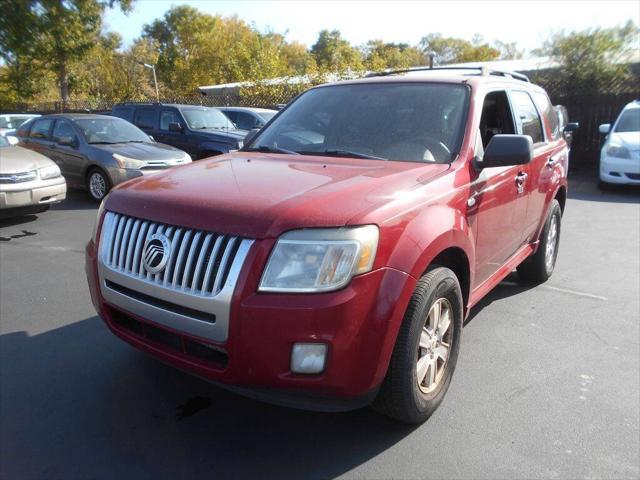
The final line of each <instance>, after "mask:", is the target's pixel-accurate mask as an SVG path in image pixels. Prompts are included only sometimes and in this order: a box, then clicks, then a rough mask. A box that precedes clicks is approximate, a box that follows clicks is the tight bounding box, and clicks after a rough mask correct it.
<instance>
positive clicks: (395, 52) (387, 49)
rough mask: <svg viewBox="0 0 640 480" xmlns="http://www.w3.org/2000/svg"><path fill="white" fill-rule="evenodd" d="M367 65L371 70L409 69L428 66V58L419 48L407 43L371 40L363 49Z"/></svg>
mask: <svg viewBox="0 0 640 480" xmlns="http://www.w3.org/2000/svg"><path fill="white" fill-rule="evenodd" d="M363 53H364V57H365V65H366V67H367V68H368V69H369V70H383V69H385V68H395V69H402V68H409V67H417V66H420V65H426V64H427V59H426V56H425V55H424V54H423V53H422V52H421V51H420V49H418V48H417V47H412V46H410V45H408V44H406V43H384V42H383V41H382V40H369V42H367V44H366V45H365V46H364V48H363Z"/></svg>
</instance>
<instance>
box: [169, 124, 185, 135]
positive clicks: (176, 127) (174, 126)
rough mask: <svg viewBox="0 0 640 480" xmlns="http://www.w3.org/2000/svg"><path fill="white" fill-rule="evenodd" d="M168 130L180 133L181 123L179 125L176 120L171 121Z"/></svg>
mask: <svg viewBox="0 0 640 480" xmlns="http://www.w3.org/2000/svg"><path fill="white" fill-rule="evenodd" d="M169 131H170V132H177V133H182V132H183V129H182V125H180V124H179V123H178V122H171V123H170V124H169Z"/></svg>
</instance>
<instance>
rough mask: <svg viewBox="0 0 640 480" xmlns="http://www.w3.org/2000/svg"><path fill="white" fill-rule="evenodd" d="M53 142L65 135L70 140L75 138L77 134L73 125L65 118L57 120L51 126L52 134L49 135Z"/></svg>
mask: <svg viewBox="0 0 640 480" xmlns="http://www.w3.org/2000/svg"><path fill="white" fill-rule="evenodd" d="M51 137H52V139H53V141H54V142H59V141H60V139H61V138H63V137H67V138H71V139H72V140H74V141H75V140H77V135H76V132H75V130H74V129H73V127H72V126H71V124H70V123H69V122H67V121H66V120H58V121H57V122H56V125H55V127H53V134H52V135H51Z"/></svg>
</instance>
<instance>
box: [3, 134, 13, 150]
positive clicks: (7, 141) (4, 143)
mask: <svg viewBox="0 0 640 480" xmlns="http://www.w3.org/2000/svg"><path fill="white" fill-rule="evenodd" d="M9 146H11V144H10V143H9V140H7V138H6V137H3V136H2V135H0V148H3V147H9Z"/></svg>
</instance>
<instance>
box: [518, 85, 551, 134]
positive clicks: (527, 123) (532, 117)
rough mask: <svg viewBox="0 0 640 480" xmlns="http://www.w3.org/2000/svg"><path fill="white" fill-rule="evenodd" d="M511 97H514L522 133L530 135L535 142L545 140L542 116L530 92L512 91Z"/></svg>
mask: <svg viewBox="0 0 640 480" xmlns="http://www.w3.org/2000/svg"><path fill="white" fill-rule="evenodd" d="M511 97H512V98H513V103H514V108H515V110H516V114H517V116H518V118H519V119H520V123H521V124H522V134H523V135H529V136H530V137H531V139H532V140H533V143H540V142H544V134H543V133H542V123H541V122H540V116H539V115H538V110H537V109H536V106H535V105H534V104H533V100H531V97H530V96H529V94H528V93H527V92H519V91H516V92H512V94H511Z"/></svg>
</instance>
